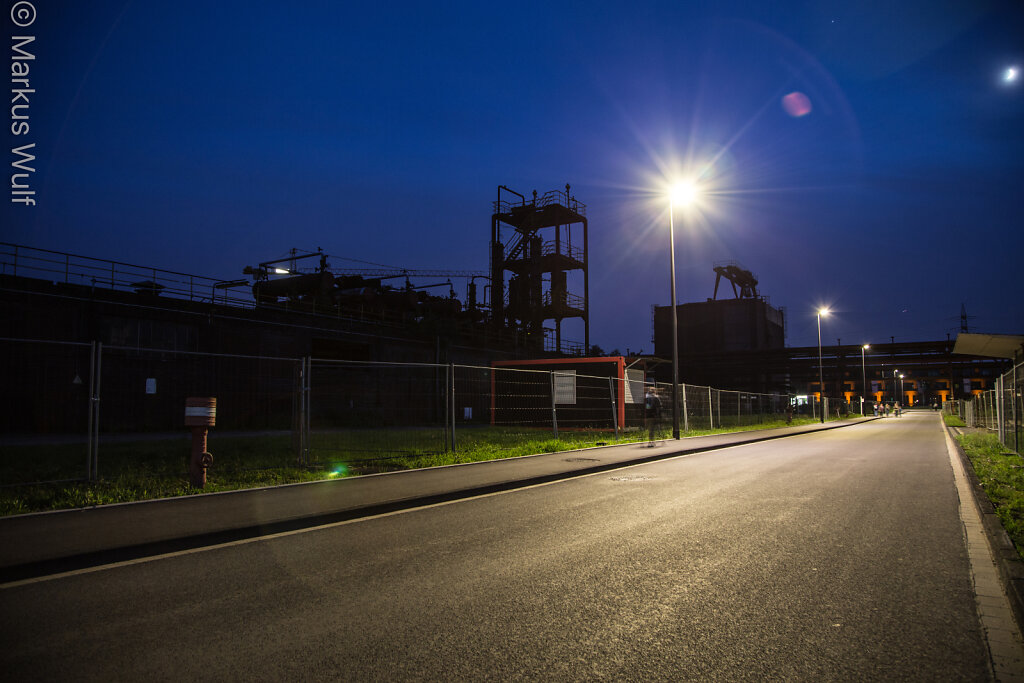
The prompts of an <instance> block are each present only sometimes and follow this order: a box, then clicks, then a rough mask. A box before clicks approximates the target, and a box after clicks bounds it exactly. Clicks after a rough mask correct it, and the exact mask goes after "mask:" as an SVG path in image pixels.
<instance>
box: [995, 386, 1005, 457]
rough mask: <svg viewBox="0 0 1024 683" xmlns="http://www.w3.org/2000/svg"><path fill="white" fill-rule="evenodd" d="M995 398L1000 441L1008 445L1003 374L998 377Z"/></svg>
mask: <svg viewBox="0 0 1024 683" xmlns="http://www.w3.org/2000/svg"><path fill="white" fill-rule="evenodd" d="M993 398H995V404H996V405H995V413H996V429H997V430H998V431H997V432H996V433H997V434H998V435H999V443H1001V444H1003V445H1004V446H1005V445H1006V425H1005V424H1003V413H1004V412H1005V408H1004V406H1003V375H999V377H996V395H995V396H994V397H993Z"/></svg>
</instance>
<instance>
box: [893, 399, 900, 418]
mask: <svg viewBox="0 0 1024 683" xmlns="http://www.w3.org/2000/svg"><path fill="white" fill-rule="evenodd" d="M901 411H902V409H901V408H900V402H899V401H896V403H893V404H892V414H893V416H894V417H901V414H900V413H901Z"/></svg>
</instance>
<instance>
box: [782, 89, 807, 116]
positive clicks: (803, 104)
mask: <svg viewBox="0 0 1024 683" xmlns="http://www.w3.org/2000/svg"><path fill="white" fill-rule="evenodd" d="M782 108H783V109H785V110H786V113H787V114H789V115H790V116H792V117H793V118H800V117H801V116H806V115H808V114H810V113H811V100H810V98H808V97H807V95H805V94H803V93H802V92H799V91H794V92H791V93H789V94H788V95H786V96H784V97H783V98H782Z"/></svg>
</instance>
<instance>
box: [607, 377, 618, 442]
mask: <svg viewBox="0 0 1024 683" xmlns="http://www.w3.org/2000/svg"><path fill="white" fill-rule="evenodd" d="M608 398H609V399H610V401H609V402H610V403H611V404H612V425H613V426H614V427H615V438H616V439H618V438H619V411H618V410H616V408H617V407H618V406H616V405H615V378H614V377H609V378H608Z"/></svg>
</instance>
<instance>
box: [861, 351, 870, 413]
mask: <svg viewBox="0 0 1024 683" xmlns="http://www.w3.org/2000/svg"><path fill="white" fill-rule="evenodd" d="M870 348H871V344H864V346H862V347H860V415H861V417H864V394H866V393H868V373H867V368H866V366H865V365H864V352H865V351H867V350H868V349H870Z"/></svg>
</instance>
